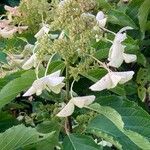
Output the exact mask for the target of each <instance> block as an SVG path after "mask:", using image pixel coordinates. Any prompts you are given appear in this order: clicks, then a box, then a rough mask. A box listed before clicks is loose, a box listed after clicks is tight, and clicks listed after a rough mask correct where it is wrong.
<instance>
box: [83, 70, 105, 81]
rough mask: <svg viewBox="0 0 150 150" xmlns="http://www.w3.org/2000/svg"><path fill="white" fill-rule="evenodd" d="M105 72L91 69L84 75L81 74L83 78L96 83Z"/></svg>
mask: <svg viewBox="0 0 150 150" xmlns="http://www.w3.org/2000/svg"><path fill="white" fill-rule="evenodd" d="M106 73H107V71H106V70H105V69H100V68H98V69H91V70H89V71H88V72H87V73H86V74H85V73H84V74H82V75H83V76H84V77H86V78H88V79H89V80H91V81H93V82H96V81H98V79H100V78H102V77H103V76H104V75H105V74H106Z"/></svg>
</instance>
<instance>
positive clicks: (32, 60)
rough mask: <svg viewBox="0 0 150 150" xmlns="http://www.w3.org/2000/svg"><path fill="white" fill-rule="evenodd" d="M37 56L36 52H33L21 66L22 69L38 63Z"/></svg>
mask: <svg viewBox="0 0 150 150" xmlns="http://www.w3.org/2000/svg"><path fill="white" fill-rule="evenodd" d="M38 62H39V61H38V58H37V54H36V53H34V54H33V55H32V56H31V57H30V58H29V59H28V60H27V61H26V62H25V63H24V65H23V66H22V69H24V70H28V69H30V68H32V67H36V66H37V65H38Z"/></svg>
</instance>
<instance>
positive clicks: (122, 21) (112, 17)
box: [108, 10, 137, 29]
mask: <svg viewBox="0 0 150 150" xmlns="http://www.w3.org/2000/svg"><path fill="white" fill-rule="evenodd" d="M108 21H109V22H111V23H113V24H118V25H121V26H130V27H133V28H134V29H136V28H137V26H136V24H135V23H134V21H133V20H132V19H131V18H130V17H129V16H128V15H126V14H124V13H123V12H120V11H117V10H110V11H109V12H108Z"/></svg>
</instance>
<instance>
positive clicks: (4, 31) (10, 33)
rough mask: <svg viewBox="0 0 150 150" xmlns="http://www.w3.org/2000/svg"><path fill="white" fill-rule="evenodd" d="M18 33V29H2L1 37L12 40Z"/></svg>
mask: <svg viewBox="0 0 150 150" xmlns="http://www.w3.org/2000/svg"><path fill="white" fill-rule="evenodd" d="M16 32H17V29H16V28H14V29H11V30H7V29H5V28H4V29H2V30H1V29H0V36H2V37H3V38H12V37H13V35H14V33H16Z"/></svg>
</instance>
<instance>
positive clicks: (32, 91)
mask: <svg viewBox="0 0 150 150" xmlns="http://www.w3.org/2000/svg"><path fill="white" fill-rule="evenodd" d="M34 93H36V89H35V88H34V87H33V86H31V87H30V88H29V89H28V91H27V92H26V93H25V94H23V96H31V95H32V94H34Z"/></svg>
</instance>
